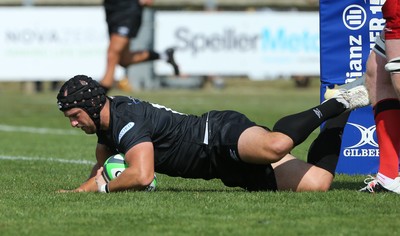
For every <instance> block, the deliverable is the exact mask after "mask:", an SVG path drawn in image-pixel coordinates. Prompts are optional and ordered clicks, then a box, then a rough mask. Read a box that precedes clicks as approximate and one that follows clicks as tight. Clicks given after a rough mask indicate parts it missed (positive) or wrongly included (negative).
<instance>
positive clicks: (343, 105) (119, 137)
mask: <svg viewBox="0 0 400 236" xmlns="http://www.w3.org/2000/svg"><path fill="white" fill-rule="evenodd" d="M57 100H58V106H59V109H60V110H61V111H62V112H63V113H64V115H65V117H67V118H68V119H69V122H70V124H71V126H72V127H76V128H80V129H82V130H83V131H84V132H85V133H87V134H96V135H97V137H98V141H97V146H96V153H95V154H96V160H97V162H96V164H95V165H94V166H93V169H92V171H91V173H90V177H89V179H88V180H87V181H85V182H84V183H83V184H82V185H81V186H79V187H78V188H76V189H73V190H60V191H61V192H69V191H72V192H81V191H85V192H96V191H99V192H115V191H124V190H145V189H146V187H147V186H148V185H149V184H150V183H151V182H152V181H153V178H154V173H155V172H157V173H162V174H166V175H169V176H179V177H182V178H200V179H205V180H209V179H215V178H217V179H220V180H221V181H222V182H223V183H224V184H225V185H226V186H229V187H241V188H243V189H246V190H249V191H276V190H279V191H281V190H289V191H327V190H328V189H329V188H330V185H331V183H332V181H333V177H334V172H335V168H336V164H337V161H338V155H339V152H340V144H341V135H342V132H343V127H344V125H345V123H346V121H347V118H348V115H349V112H347V111H349V110H352V109H355V108H357V107H362V106H366V105H368V104H369V99H368V94H367V91H366V90H365V87H364V86H357V87H355V88H352V89H350V90H346V91H344V92H343V93H338V94H337V95H336V96H334V97H333V98H331V99H329V100H327V101H325V102H324V103H322V104H321V105H318V106H316V107H314V108H311V109H309V110H306V111H303V112H301V113H297V114H294V115H290V116H286V117H284V118H282V119H280V120H279V121H278V122H277V123H276V124H275V126H274V127H273V129H272V131H271V130H270V129H268V128H266V127H264V126H260V125H258V124H256V123H254V122H252V121H250V120H249V119H248V118H247V117H246V116H245V115H243V114H241V113H238V112H236V111H209V112H207V113H205V114H203V115H201V116H195V115H188V114H183V113H179V112H176V111H173V110H171V109H169V108H166V107H163V106H160V105H157V104H152V103H148V102H145V101H141V100H139V99H136V98H131V97H126V96H115V97H108V96H106V95H105V92H104V90H103V89H102V88H101V86H100V85H99V84H98V83H97V82H96V81H94V80H92V79H91V78H90V77H87V76H85V75H77V76H75V77H73V78H71V79H70V80H68V81H66V82H65V83H64V85H63V86H62V87H61V89H60V92H59V94H58V95H57ZM325 121H327V123H326V125H325V126H324V128H323V130H322V131H321V132H320V134H319V135H318V137H317V138H316V139H315V140H314V142H313V144H312V145H311V147H310V150H309V153H308V160H307V162H305V161H302V160H299V159H296V158H295V157H294V156H292V155H291V154H290V151H291V150H292V149H293V148H294V147H295V146H296V145H298V144H300V143H301V142H303V141H304V140H305V139H306V138H307V137H308V136H309V134H311V132H312V131H313V130H315V129H316V128H318V127H319V126H320V125H321V124H322V123H323V122H325ZM116 153H123V154H124V155H125V161H126V162H127V164H128V168H127V169H126V170H125V171H124V172H122V174H120V175H119V176H118V177H117V178H115V179H113V180H111V181H110V182H109V183H106V181H105V180H104V178H103V176H102V170H103V167H102V166H103V164H104V162H105V161H106V160H107V158H108V157H110V156H111V155H113V154H116Z"/></svg>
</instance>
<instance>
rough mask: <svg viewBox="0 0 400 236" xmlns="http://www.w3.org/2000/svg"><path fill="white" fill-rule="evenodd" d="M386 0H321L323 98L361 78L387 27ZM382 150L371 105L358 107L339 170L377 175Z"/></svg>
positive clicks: (346, 134)
mask: <svg viewBox="0 0 400 236" xmlns="http://www.w3.org/2000/svg"><path fill="white" fill-rule="evenodd" d="M384 2H385V1H384V0H346V1H332V0H320V53H321V57H320V58H321V59H320V60H321V101H322V100H323V94H324V93H325V90H326V87H333V86H334V85H335V84H339V85H340V84H344V83H346V82H350V81H352V80H354V79H357V78H359V77H361V75H362V74H363V73H364V72H365V70H366V68H365V65H366V62H367V58H368V55H369V53H370V51H371V49H372V47H373V46H374V44H375V37H376V36H378V35H379V34H380V32H381V31H382V29H383V26H384V22H385V21H384V20H383V19H382V13H381V8H382V5H383V3H384ZM378 166H379V149H378V144H377V139H376V133H375V123H374V119H373V113H372V108H371V106H369V107H365V108H362V109H356V110H354V111H353V112H352V113H351V115H350V117H349V120H348V123H347V125H346V127H345V130H344V134H343V142H342V147H341V155H340V158H339V163H338V166H337V168H336V172H337V173H345V174H374V173H376V172H377V171H378Z"/></svg>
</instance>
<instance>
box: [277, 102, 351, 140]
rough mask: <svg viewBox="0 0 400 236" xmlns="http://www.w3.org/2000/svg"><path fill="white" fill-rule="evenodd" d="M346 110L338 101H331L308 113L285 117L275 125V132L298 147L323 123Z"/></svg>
mask: <svg viewBox="0 0 400 236" xmlns="http://www.w3.org/2000/svg"><path fill="white" fill-rule="evenodd" d="M345 110H346V108H345V107H344V106H343V104H342V103H340V102H338V101H337V100H336V99H330V100H328V101H326V102H325V103H322V104H320V105H318V106H316V107H314V108H311V109H309V110H307V111H303V112H300V113H297V114H294V115H289V116H285V117H283V118H282V119H280V120H278V122H276V123H275V126H274V128H273V131H276V132H281V133H284V134H286V135H287V136H289V137H290V138H291V139H292V140H293V142H294V145H295V146H296V145H298V144H300V143H302V142H303V141H304V140H305V139H306V138H307V137H308V136H309V135H310V134H311V132H313V131H314V130H315V129H316V128H318V127H319V126H320V125H321V124H322V123H323V122H325V121H326V120H328V119H330V118H332V117H335V116H337V115H339V114H341V113H342V112H344V111H345Z"/></svg>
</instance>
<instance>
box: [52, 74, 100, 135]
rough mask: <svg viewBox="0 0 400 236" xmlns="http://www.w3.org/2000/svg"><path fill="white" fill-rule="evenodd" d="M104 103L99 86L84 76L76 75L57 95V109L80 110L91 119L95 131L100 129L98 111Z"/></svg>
mask: <svg viewBox="0 0 400 236" xmlns="http://www.w3.org/2000/svg"><path fill="white" fill-rule="evenodd" d="M105 102H106V94H105V91H104V89H103V88H102V87H101V86H100V84H99V83H98V82H97V81H95V80H93V79H92V78H90V77H88V76H86V75H76V76H74V77H72V78H71V79H69V80H68V81H67V82H65V83H64V84H63V86H62V87H61V88H60V92H59V93H58V95H57V103H58V108H59V109H60V110H61V111H66V110H69V109H71V108H82V109H83V110H85V111H86V112H87V113H88V115H89V116H90V118H92V120H93V122H94V123H95V125H96V127H97V129H99V127H100V111H101V109H102V108H103V107H104V104H105Z"/></svg>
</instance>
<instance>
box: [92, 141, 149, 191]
mask: <svg viewBox="0 0 400 236" xmlns="http://www.w3.org/2000/svg"><path fill="white" fill-rule="evenodd" d="M125 162H126V163H127V164H128V167H127V168H126V169H125V171H124V172H122V173H121V174H120V175H119V176H118V177H117V178H115V179H113V180H111V181H110V182H109V183H108V185H107V187H108V188H107V191H109V192H115V191H123V190H144V189H145V188H146V187H147V186H148V185H149V184H150V183H151V182H152V181H153V179H154V148H153V143H151V142H143V143H139V144H137V145H135V146H133V147H132V148H131V149H129V150H128V151H127V152H126V153H125ZM101 171H102V168H101V169H100V170H98V171H97V176H96V180H97V184H98V187H99V188H100V190H101V186H102V185H104V184H105V181H104V178H103V177H102V175H101Z"/></svg>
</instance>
